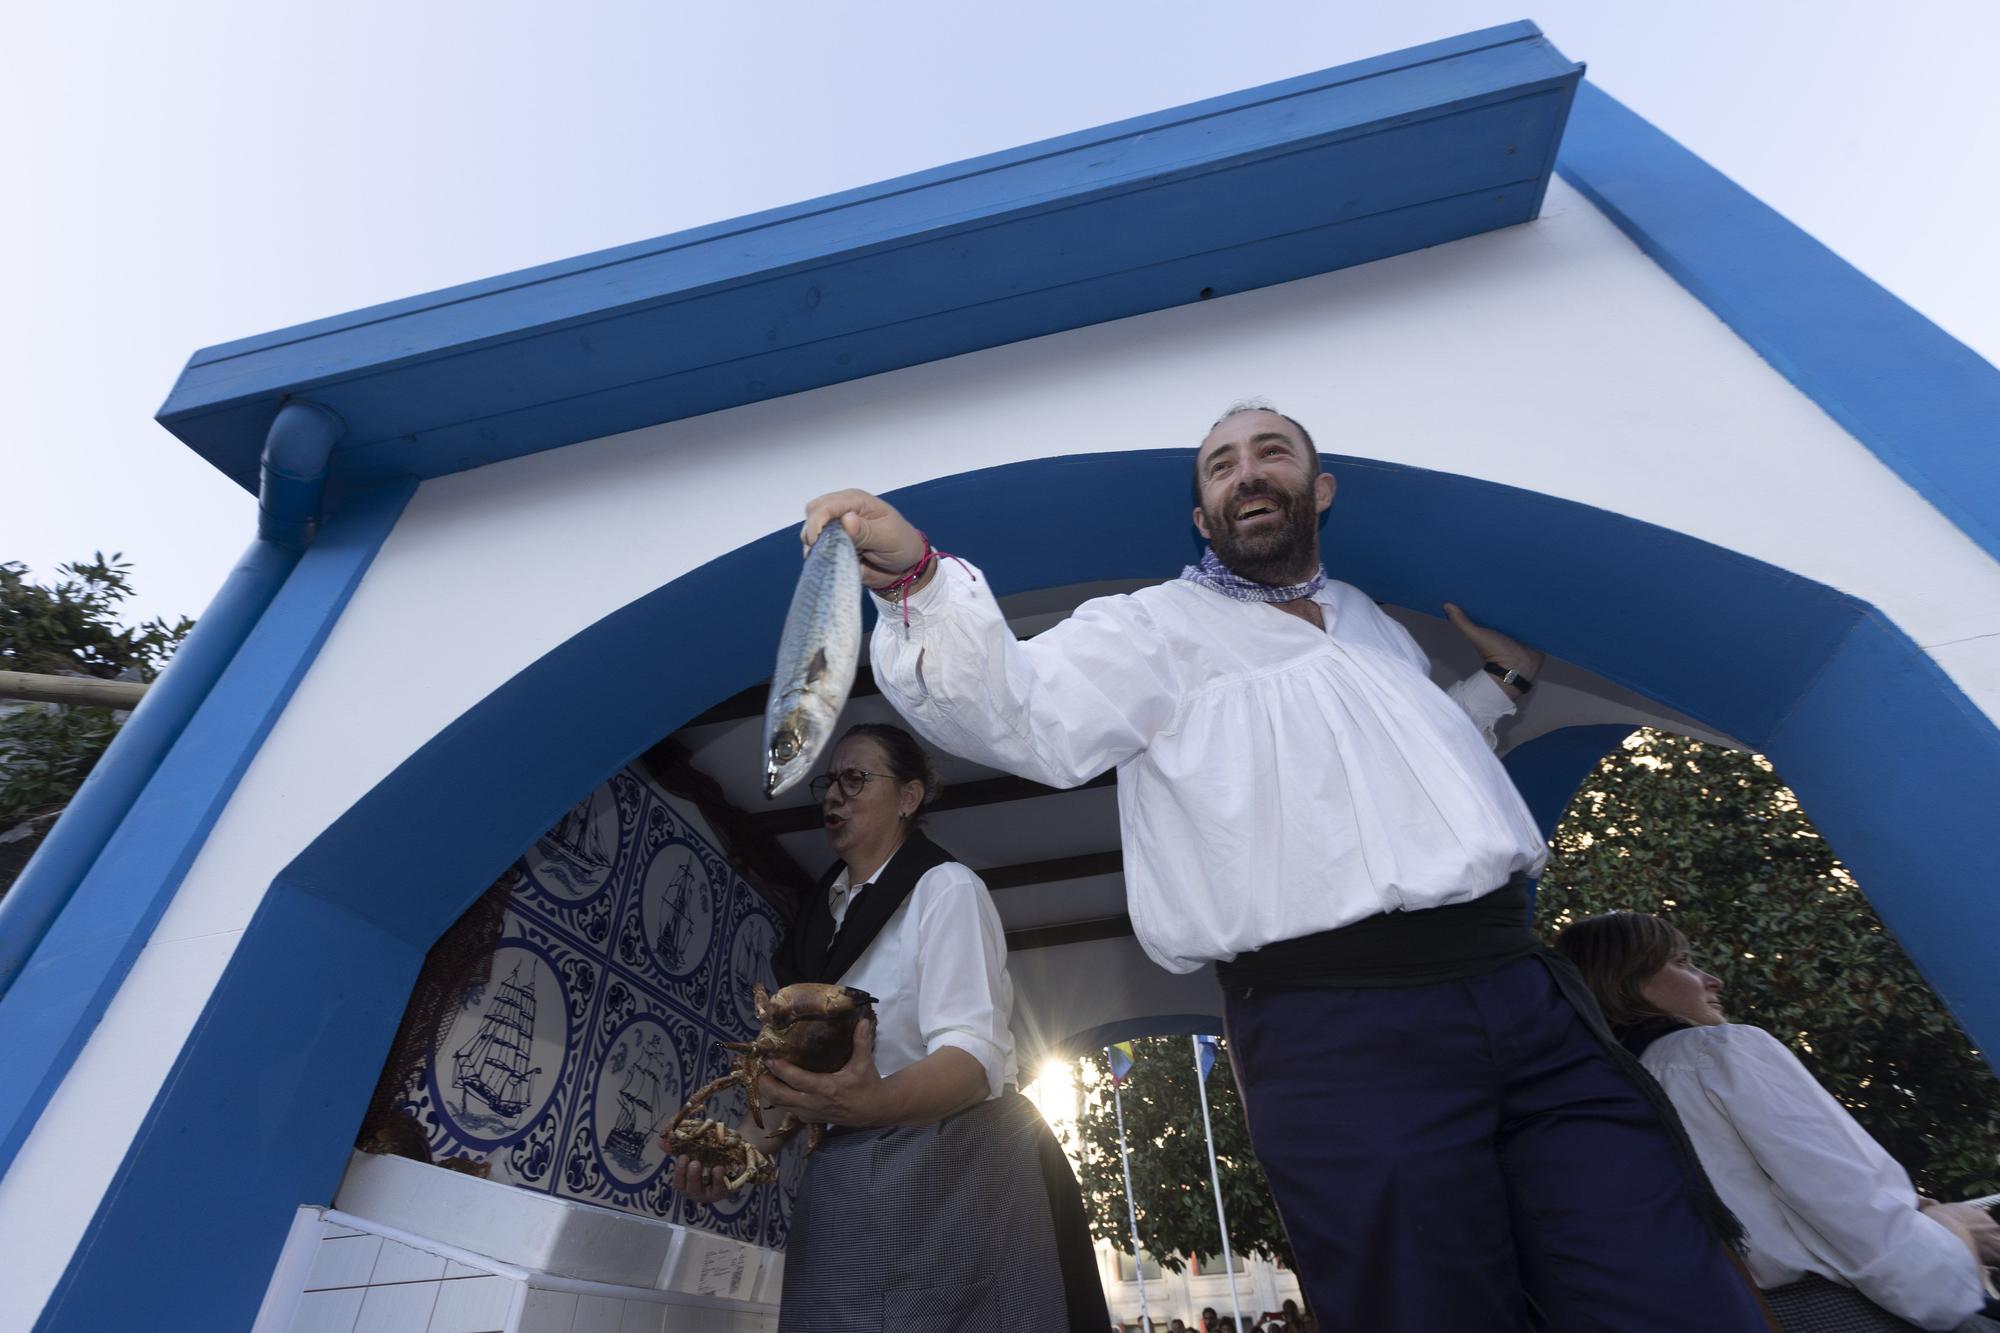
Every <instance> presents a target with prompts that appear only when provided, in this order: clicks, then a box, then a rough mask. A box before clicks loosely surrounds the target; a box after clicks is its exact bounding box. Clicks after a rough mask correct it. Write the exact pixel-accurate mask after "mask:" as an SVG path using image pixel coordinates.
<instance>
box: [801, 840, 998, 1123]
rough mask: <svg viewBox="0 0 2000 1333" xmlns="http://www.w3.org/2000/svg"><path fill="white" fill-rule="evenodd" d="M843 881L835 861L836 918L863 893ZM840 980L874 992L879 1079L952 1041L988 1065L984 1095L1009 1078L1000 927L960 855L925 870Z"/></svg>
mask: <svg viewBox="0 0 2000 1333" xmlns="http://www.w3.org/2000/svg"><path fill="white" fill-rule="evenodd" d="M895 859H896V858H895V856H894V855H893V854H892V855H891V856H890V858H889V860H890V861H893V860H895ZM888 864H889V863H888V862H887V861H885V862H883V863H882V865H881V866H880V867H878V868H877V869H876V871H875V873H874V875H871V876H869V878H871V879H874V878H878V877H880V875H881V874H882V871H883V870H885V869H887V868H888ZM847 885H848V874H847V871H845V870H843V871H841V872H840V876H839V878H837V879H835V880H834V882H833V884H832V886H831V887H830V888H829V889H828V890H827V892H828V894H829V900H830V901H832V902H834V903H837V904H838V906H837V907H836V908H835V910H834V923H835V925H836V926H837V925H838V924H839V923H840V922H841V921H842V920H843V919H844V918H845V917H846V915H847V908H848V907H849V905H851V904H852V903H854V902H856V901H858V900H859V899H860V897H861V896H862V895H861V894H856V895H854V896H853V897H851V898H850V897H848V896H847ZM869 891H870V890H866V889H864V890H863V893H866V892H869ZM840 984H841V985H843V986H855V987H858V988H860V989H861V990H865V991H867V992H868V993H869V994H870V995H873V996H874V997H875V1001H876V1003H875V1068H876V1070H877V1071H878V1072H880V1073H881V1075H882V1076H883V1077H884V1078H887V1077H888V1076H889V1075H891V1074H893V1073H895V1072H896V1071H897V1070H899V1069H907V1068H908V1067H909V1066H911V1065H913V1064H915V1063H916V1062H917V1061H919V1060H921V1059H923V1058H924V1057H925V1056H926V1055H929V1054H931V1053H932V1052H933V1051H940V1050H943V1049H944V1048H945V1047H947V1046H955V1047H957V1048H958V1049H959V1050H961V1051H964V1052H965V1053H966V1054H967V1055H970V1056H971V1057H972V1058H973V1059H975V1060H977V1061H979V1063H980V1066H981V1067H982V1068H983V1069H985V1070H986V1095H987V1097H988V1099H991V1098H994V1097H998V1096H999V1095H1000V1093H1001V1091H1002V1089H1004V1088H1005V1087H1006V1086H1007V1085H1008V1084H1010V1083H1013V1082H1015V1081H1016V1078H1015V1075H1016V1070H1015V1064H1014V1034H1013V1032H1012V1031H1011V1030H1010V1029H1009V1028H1008V1023H1009V1022H1010V1021H1011V1019H1012V1018H1013V1013H1014V983H1013V982H1012V981H1011V980H1010V979H1009V978H1008V976H1007V934H1006V931H1005V930H1004V929H1003V928H1002V927H1001V925H1000V913H999V912H998V911H996V910H995V909H994V906H993V898H992V895H991V894H989V893H988V892H987V891H986V884H985V882H984V881H983V880H981V879H980V878H979V876H978V875H976V874H974V873H973V872H972V871H971V870H969V869H967V868H966V867H965V866H962V865H960V864H959V863H958V862H956V861H947V862H945V863H944V864H943V865H940V866H933V867H931V869H929V870H927V871H925V872H924V874H923V877H922V878H920V879H919V880H918V881H917V883H916V887H915V888H913V889H911V890H910V895H909V897H907V898H905V899H903V903H902V906H900V907H898V908H897V909H896V911H895V914H894V915H892V916H891V917H890V918H889V920H888V921H887V922H886V923H884V925H883V927H882V933H881V934H879V935H877V936H876V937H875V938H874V939H873V940H872V941H870V943H869V945H868V947H867V948H866V949H864V950H863V951H862V954H861V957H859V958H857V959H855V960H854V965H853V966H852V967H850V968H848V969H847V971H846V973H845V974H843V975H842V976H841V978H840Z"/></svg>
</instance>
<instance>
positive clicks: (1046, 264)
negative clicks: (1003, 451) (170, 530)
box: [160, 23, 1581, 485]
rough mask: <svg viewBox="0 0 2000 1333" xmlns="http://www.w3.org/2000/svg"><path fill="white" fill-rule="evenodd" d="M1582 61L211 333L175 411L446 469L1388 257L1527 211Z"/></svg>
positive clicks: (365, 465)
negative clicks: (215, 339)
mask: <svg viewBox="0 0 2000 1333" xmlns="http://www.w3.org/2000/svg"><path fill="white" fill-rule="evenodd" d="M1580 75H1581V68H1580V67H1579V66H1577V65H1576V64H1574V63H1573V62H1571V61H1569V60H1567V59H1565V58H1564V57H1563V56H1562V55H1561V54H1560V53H1559V52H1557V51H1556V50H1555V49H1554V48H1553V47H1552V46H1550V45H1549V43H1548V42H1546V41H1545V40H1544V39H1543V38H1542V37H1541V35H1540V33H1539V31H1538V30H1537V29H1536V28H1535V27H1534V25H1533V24H1529V23H1517V24H1511V25H1507V26H1505V27H1501V28H1493V29H1488V30H1485V31H1482V32H1477V33H1471V34H1467V35H1465V36H1463V37H1457V38H1452V39H1450V40H1448V41H1443V42H1436V43H1431V44H1430V45H1427V46H1423V47H1417V48H1413V49H1412V50H1409V51H1404V52H1398V53H1395V54H1393V55H1388V56H1382V57H1377V58H1375V59H1372V60H1367V61H1361V62H1357V63H1355V64H1351V65H1345V66H1341V67H1338V68H1336V69H1333V70H1327V71H1323V72H1321V73H1318V74H1312V75H1305V76H1302V77H1300V78H1297V79H1291V80H1286V81H1285V82H1283V83H1278V84H1272V85H1269V86H1267V87H1264V88H1258V89H1252V90H1250V91H1247V92H1243V93H1237V94H1232V95H1230V96H1227V97H1220V98H1214V99H1210V100H1208V101H1205V102H1200V103H1195V104H1192V105H1190V106H1187V107H1182V108H1177V109H1175V110H1171V111H1165V112H1160V113H1157V114H1155V115H1151V116H1145V117H1141V118H1139V119H1137V120H1132V121H1125V122H1121V123H1119V124H1116V125H1111V126H1107V127H1103V128H1100V129H1095V130H1087V131H1083V132H1081V133H1079V134H1074V135H1069V136H1065V137H1064V138H1061V139H1055V140H1050V141H1047V142H1045V143H1040V144H1034V145H1029V146H1027V147H1024V148H1020V149H1014V150H1011V151H1009V152H1006V153H999V154H994V155H991V156H988V157H984V158H979V159H975V160H973V161H970V162H966V163H960V164H957V165H954V166H949V167H942V168H938V169H936V170H934V171H929V172H923V173H919V174H917V175H915V176H909V177H904V178H901V179H899V180H895V181H890V182H886V183H884V184H881V185H875V186H869V187H865V188H863V189H860V190H854V191H848V192H846V193H845V194H841V195H835V196H831V197H829V198H826V199H821V200H816V201H813V202H811V203H807V204H801V205H797V206H795V207H792V208H787V209H778V210H773V211H771V212H767V213H762V214H757V215H754V216H752V217H749V218H744V219H738V220H735V221H732V222H726V223H718V224H715V225H713V226H710V227H703V228H697V229H695V230H693V231H690V232H684V233H680V234H678V235H676V236H670V237H666V238H662V239H660V240H656V241H649V242H643V243H640V244H638V245H634V246H627V247H622V248H620V249H616V250H610V251H604V252H601V253H599V254H595V255H590V256H585V257H583V258H581V259H576V260H569V261H565V262H563V263H560V264H551V265H546V266H543V267H541V268H537V269H530V270H526V271H524V272H522V273H517V274H511V275H508V276H506V277H502V278H496V279H492V280H489V281H487V282H482V283H474V284H470V285H467V286H463V287H458V288H453V289H450V290H447V291H444V292H439V293H435V294H432V295H430V296H424V297H417V298H413V299H411V300H407V301H401V302H395V303H392V304H390V305H385V306H377V307H374V308H372V309H370V310H364V311H359V312H355V313H354V314H350V315H344V316H340V317H337V318H334V319H329V320H322V321H318V322H316V323H314V324H308V325H302V326H300V327H298V328H294V329H289V330H284V331H281V332H278V333H272V334H267V335H263V336H262V337H258V338H252V339H246V340H243V341H240V342H236V343H230V344H226V345H223V346H221V347H216V348H211V349H208V350H207V351H204V352H202V353H199V354H198V355H197V356H196V357H195V358H194V360H193V362H191V363H190V365H189V367H188V369H187V371H186V372H185V373H184V374H183V375H182V377H181V380H180V382H179V383H178V384H177V385H176V386H175V388H174V391H173V393H172V395H171V396H170V397H169V399H168V401H167V404H166V405H165V407H163V408H162V410H161V413H160V420H161V421H162V423H163V424H165V425H167V426H168V428H169V429H171V430H173V431H174V433H175V434H177V435H178V436H180V437H181V438H182V439H183V440H185V441H186V442H187V443H189V444H190V445H192V446H193V447H194V448H196V449H197V450H198V451H199V452H201V453H202V454H203V455H204V456H205V457H208V458H209V459H210V460H211V461H212V462H214V463H215V464H216V465H217V466H218V467H220V468H222V469H223V470H224V471H225V472H227V473H228V474H230V475H231V476H233V477H236V478H237V479H238V480H239V481H241V482H243V483H244V484H246V485H249V484H251V483H252V481H253V471H254V460H255V457H256V450H257V447H258V446H259V444H260V443H261V439H262V433H263V429H264V427H265V425H266V424H267V423H268V421H269V419H270V417H271V415H272V414H273V413H275V411H276V407H277V405H278V403H279V402H280V401H281V400H282V399H283V397H285V396H286V395H289V394H302V393H310V394H311V396H312V397H313V398H314V399H316V400H317V401H320V402H323V403H325V404H327V405H328V406H330V407H332V408H333V409H334V410H335V411H337V412H339V413H340V414H341V415H342V417H343V418H344V419H345V420H346V422H347V424H348V429H349V436H348V441H347V443H346V446H345V447H344V450H343V456H342V457H341V458H340V459H339V460H338V461H337V464H336V469H337V473H338V474H339V475H341V476H343V477H344V478H345V479H346V480H347V481H348V482H350V483H352V482H356V481H371V480H376V479H379V478H380V477H382V476H384V475H415V476H431V475H437V474H438V473H441V472H447V471H453V470H458V469H462V468H465V467H470V466H477V465H479V464H481V463H485V462H489V461H493V460H494V459H497V458H504V457H510V456H514V455H517V454H520V453H526V452H532V451H534V450H536V449H544V448H551V447H555V446H557V445H561V444H566V443H571V442H573V441H575V440H579V439H587V438H590V437H592V436H594V435H601V434H605V433H608V432H610V431H614V430H621V429H630V428H632V427H635V426H640V425H646V424H650V423H652V422H655V421H663V420H672V419H675V418H677V417H682V416H689V415H695V414H698V413H701V412H707V411H714V410H717V409H718V408H721V407H727V406H735V405H738V404H740V403H743V402H750V401H755V400H757V399H759V398H768V397H774V396H778V395H779V394H784V393H791V392H797V391H799V390H801V389H806V388H813V387H818V386H819V385H823V384H828V383H833V382H836V381H838V380H842V379H851V378H855V377H857V376H859V375H863V374H870V373H874V372H875V371H878V370H883V369H889V368H893V367H896V366H902V365H910V364H914V363H916V362H920V361H925V360H932V359H937V358H939V357H943V356H950V355H955V354H957V353H958V352H962V351H967V350H972V349H974V348H977V347H984V346H992V345H995V344H997V343H1001V342H1008V341H1014V340H1018V339H1020V338H1024V337H1033V336H1037V335H1039V334H1042V333H1048V332H1055V331H1058V330H1061V329H1065V328H1075V327H1079V326H1082V325H1085V324H1090V323H1097V322H1101V321H1103V320H1106V319H1115V318H1120V317H1122V316H1125V315H1128V314H1135V313H1140V312H1142V311H1145V310H1153V309H1160V308H1163V307H1165V306H1169V305H1176V304H1182V303H1185V302H1188V301H1192V300H1197V299H1200V298H1201V297H1203V296H1205V295H1212V294H1223V293H1227V292H1231V291H1241V290H1245V289H1247V288H1250V287H1255V286H1261V285H1265V284H1268V283H1271V282H1279V281H1286V280H1289V279H1291V278H1296V277H1301V276H1306V275H1307V274H1310V273H1315V272H1324V271H1327V270H1330V269H1334V268H1339V267H1343V266H1345V265H1348V264H1353V263H1361V262H1366V261H1368V260H1371V259H1376V258H1381V257H1383V256H1385V255H1388V254H1395V253H1400V252H1402V251H1405V250H1410V249H1416V248H1420V247H1421V246H1424V245H1432V244H1437V243H1439V242H1441V241H1446V240H1451V239H1455V238H1457V237H1460V236H1465V235H1471V234H1473V233H1475V232H1477V231H1483V230H1488V229H1490V228H1492V227H1497V226H1505V225H1509V224H1511V223H1514V222H1519V221H1525V220H1527V219H1529V218H1531V217H1533V216H1534V214H1535V211H1536V208H1537V206H1538V204H1539V200H1540V197H1541V193H1542V191H1543V190H1544V189H1545V188H1546V185H1547V179H1548V173H1549V170H1550V163H1551V160H1552V158H1553V153H1554V149H1555V145H1556V144H1557V142H1558V141H1559V140H1560V137H1561V133H1562V126H1563V123H1564V120H1565V119H1566V116H1567V113H1568V107H1569V102H1570V98H1571V96H1572V95H1573V92H1574V89H1575V86H1576V83H1577V82H1578V80H1579V77H1580ZM1245 197H1256V198H1257V199H1258V200H1259V207H1258V208H1255V209H1245V208H1243V207H1241V201H1242V200H1243V199H1244V198H1245Z"/></svg>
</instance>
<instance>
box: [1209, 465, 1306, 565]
mask: <svg viewBox="0 0 2000 1333" xmlns="http://www.w3.org/2000/svg"><path fill="white" fill-rule="evenodd" d="M1252 498H1261V499H1265V500H1269V501H1271V502H1272V503H1273V504H1275V505H1277V506H1278V513H1279V517H1280V521H1279V522H1276V523H1271V524H1266V525H1265V526H1263V527H1261V528H1259V529H1257V530H1255V531H1252V532H1238V531H1237V530H1236V524H1235V522H1234V521H1233V520H1232V519H1230V518H1229V517H1228V515H1229V514H1230V513H1233V512H1234V511H1236V510H1239V509H1241V508H1242V507H1243V505H1244V503H1245V502H1246V501H1248V500H1250V499H1252ZM1224 503H1225V509H1224V512H1223V513H1216V512H1215V511H1214V510H1212V509H1209V508H1207V507H1206V506H1204V507H1203V509H1202V517H1203V518H1204V519H1205V520H1206V521H1207V523H1208V533H1209V536H1208V544H1209V545H1210V546H1211V547H1213V548H1214V550H1215V555H1216V558H1217V559H1218V560H1220V561H1222V563H1223V564H1225V565H1227V566H1229V568H1230V569H1231V570H1233V571H1235V572H1236V573H1238V574H1240V575H1242V576H1243V577H1244V578H1246V579H1249V580H1250V581H1251V582H1253V583H1263V584H1268V585H1272V586H1277V585H1281V584H1286V583H1302V582H1304V581H1305V580H1306V579H1309V578H1311V577H1312V576H1313V573H1314V571H1316V570H1317V569H1318V568H1319V510H1318V508H1317V507H1315V506H1314V504H1313V490H1312V483H1311V482H1310V481H1309V482H1307V483H1306V484H1305V485H1304V486H1302V487H1301V488H1300V489H1299V490H1297V491H1295V492H1293V493H1291V494H1287V493H1286V492H1284V491H1281V490H1279V489H1278V488H1277V487H1275V486H1270V485H1263V484H1257V485H1251V486H1244V487H1238V488H1237V490H1236V491H1235V492H1234V493H1233V494H1231V495H1230V497H1229V499H1228V500H1227V501H1225V502H1224Z"/></svg>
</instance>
